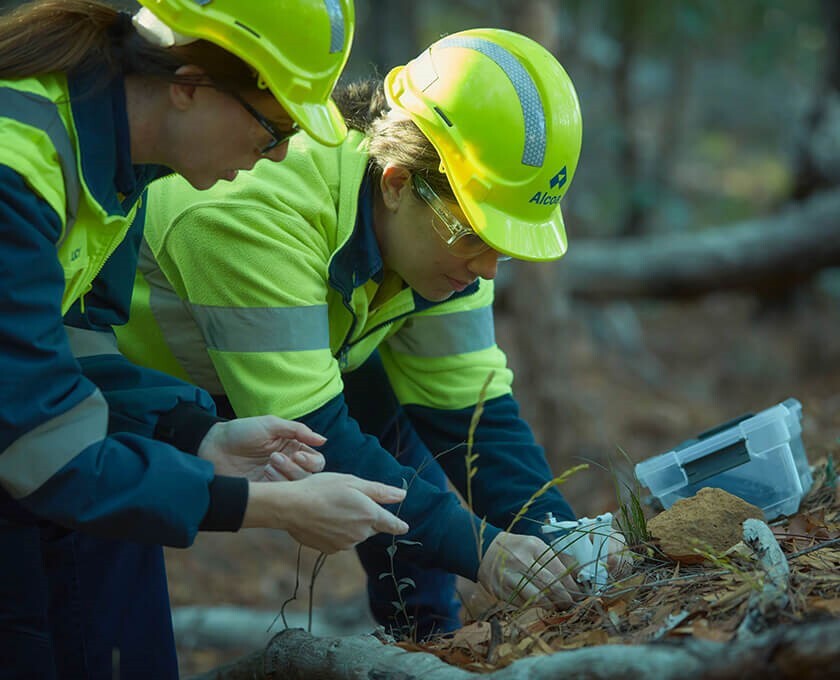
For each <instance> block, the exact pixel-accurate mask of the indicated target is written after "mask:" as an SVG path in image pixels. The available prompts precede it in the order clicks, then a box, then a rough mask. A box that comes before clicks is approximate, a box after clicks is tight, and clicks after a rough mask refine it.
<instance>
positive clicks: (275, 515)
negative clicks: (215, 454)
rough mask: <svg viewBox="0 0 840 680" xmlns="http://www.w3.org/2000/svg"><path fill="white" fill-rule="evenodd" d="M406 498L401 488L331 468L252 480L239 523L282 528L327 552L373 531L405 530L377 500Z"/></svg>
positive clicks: (308, 544) (344, 548)
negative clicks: (283, 479)
mask: <svg viewBox="0 0 840 680" xmlns="http://www.w3.org/2000/svg"><path fill="white" fill-rule="evenodd" d="M404 498H405V490H404V489H400V488H397V487H395V486H388V485H387V484H381V483H380V482H371V481H368V480H365V479H360V478H358V477H354V476H353V475H345V474H339V473H335V472H319V473H317V474H314V475H312V476H311V477H306V478H305V479H300V480H295V481H291V482H283V483H281V484H277V483H271V482H251V483H250V484H249V496H248V506H247V507H246V509H245V517H244V519H243V522H242V526H243V528H245V527H267V528H274V529H284V530H285V531H287V532H289V534H290V535H291V536H292V538H294V539H295V540H296V541H298V542H299V543H302V544H303V545H305V546H308V547H310V548H314V549H315V550H318V551H320V552H323V553H327V554H330V553H334V552H338V551H339V550H347V549H348V548H352V547H353V546H354V545H356V544H357V543H361V542H362V541H364V540H366V539H368V538H370V537H371V536H373V535H374V534H378V533H387V534H393V535H401V534H404V533H406V532H407V531H408V525H407V524H406V523H405V522H403V521H402V520H401V519H399V518H398V517H396V516H395V515H393V514H392V513H390V512H388V511H387V510H386V509H385V508H383V507H382V506H381V505H379V504H380V503H386V504H387V503H399V502H400V501H402V500H403V499H404Z"/></svg>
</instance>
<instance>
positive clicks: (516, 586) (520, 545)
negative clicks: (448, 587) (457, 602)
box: [478, 532, 580, 609]
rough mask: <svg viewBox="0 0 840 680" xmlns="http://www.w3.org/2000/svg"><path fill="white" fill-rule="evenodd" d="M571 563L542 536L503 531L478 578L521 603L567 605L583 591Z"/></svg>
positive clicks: (504, 597)
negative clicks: (572, 572)
mask: <svg viewBox="0 0 840 680" xmlns="http://www.w3.org/2000/svg"><path fill="white" fill-rule="evenodd" d="M570 566H572V565H571V562H570V564H569V565H566V564H564V563H563V562H562V561H561V558H560V557H559V556H558V555H557V554H556V553H555V552H554V550H552V548H551V546H549V545H547V544H546V543H545V542H544V541H541V540H540V539H539V538H536V537H535V536H523V535H520V534H511V533H507V532H502V533H500V534H499V535H498V536H496V538H495V539H493V542H492V543H491V544H490V547H489V548H487V552H486V553H485V554H484V557H483V558H482V560H481V564H480V565H479V567H478V582H479V583H480V584H481V585H482V586H484V588H485V589H486V590H487V591H489V592H490V593H491V594H492V595H494V596H495V597H497V598H498V599H500V600H503V601H505V602H510V603H511V604H515V605H517V606H521V605H539V606H543V607H554V608H557V609H565V608H567V607H569V606H571V604H572V601H573V598H574V596H576V595H577V594H579V593H580V587H579V586H578V585H577V584H576V583H575V581H574V579H573V578H572V576H571V569H570Z"/></svg>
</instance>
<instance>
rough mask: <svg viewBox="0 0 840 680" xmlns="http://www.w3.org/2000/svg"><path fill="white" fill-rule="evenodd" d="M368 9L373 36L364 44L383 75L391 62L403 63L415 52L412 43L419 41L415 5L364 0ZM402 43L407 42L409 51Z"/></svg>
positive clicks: (395, 64)
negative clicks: (372, 39) (366, 0)
mask: <svg viewBox="0 0 840 680" xmlns="http://www.w3.org/2000/svg"><path fill="white" fill-rule="evenodd" d="M368 11H369V12H370V18H371V21H370V25H371V28H372V31H371V35H374V36H376V40H375V41H372V42H371V43H370V44H369V45H367V46H366V47H367V49H368V50H369V51H370V58H371V60H372V61H373V64H374V66H375V67H376V69H377V71H378V72H379V73H380V74H382V75H383V76H384V75H385V74H387V73H388V71H389V70H390V69H391V68H393V67H394V66H397V65H398V64H404V63H405V62H406V61H408V60H409V59H411V58H413V57H414V56H415V55H414V54H413V52H414V47H413V45H418V44H419V43H420V41H419V39H418V37H417V9H416V5H415V3H413V2H394V1H393V0H368ZM406 46H409V47H408V52H409V53H407V50H406Z"/></svg>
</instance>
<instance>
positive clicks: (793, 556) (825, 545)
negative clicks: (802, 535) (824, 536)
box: [788, 538, 840, 560]
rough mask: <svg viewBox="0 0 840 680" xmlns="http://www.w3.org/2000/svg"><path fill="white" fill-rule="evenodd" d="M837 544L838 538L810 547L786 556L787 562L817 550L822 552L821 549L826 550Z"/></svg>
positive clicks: (839, 540) (839, 541)
mask: <svg viewBox="0 0 840 680" xmlns="http://www.w3.org/2000/svg"><path fill="white" fill-rule="evenodd" d="M838 543H840V538H832V539H831V540H829V541H825V542H823V543H819V544H817V545H812V546H811V547H810V548H804V549H803V550H799V551H797V552H795V553H791V554H790V555H788V560H795V559H796V558H797V557H802V555H807V554H808V553H812V552H816V551H817V550H822V549H823V548H828V547H829V546H832V545H837V544H838Z"/></svg>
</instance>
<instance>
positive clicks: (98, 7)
mask: <svg viewBox="0 0 840 680" xmlns="http://www.w3.org/2000/svg"><path fill="white" fill-rule="evenodd" d="M141 4H143V5H146V6H147V7H144V8H143V9H141V10H140V11H139V12H138V13H137V14H136V15H134V16H132V15H131V14H124V13H117V12H116V11H114V9H113V8H111V7H109V6H108V5H106V4H103V3H98V2H95V1H89V0H84V1H82V0H61V1H57V0H50V1H41V2H36V3H33V4H29V5H22V6H20V7H18V8H17V9H16V10H14V11H13V12H11V13H9V14H6V15H3V16H2V17H0V80H2V82H0V248H2V265H0V309H2V313H0V367H2V378H0V552H2V555H3V557H2V560H0V564H2V568H0V678H8V677H27V678H29V677H37V678H54V677H60V678H74V679H75V678H103V677H108V678H110V677H115V675H114V674H117V675H119V677H121V678H123V680H125V679H126V678H156V679H160V678H174V677H177V662H176V658H175V647H174V640H173V635H172V627H171V617H170V612H169V603H168V595H167V591H166V579H165V573H164V570H163V560H162V548H161V545H162V544H166V545H172V546H187V545H189V544H190V543H191V542H192V540H193V538H194V537H195V534H196V532H197V531H199V530H217V531H218V530H224V531H235V530H237V529H238V528H239V527H240V526H264V527H277V528H282V529H286V530H288V531H290V532H291V533H292V534H293V535H295V536H296V538H298V540H301V541H302V542H304V543H307V544H309V545H312V546H314V547H316V548H319V549H322V550H327V551H332V550H337V549H341V548H348V547H351V546H352V545H354V544H355V543H357V542H359V541H361V540H363V539H365V538H367V537H368V536H370V535H371V534H372V533H374V532H375V531H380V530H390V531H397V532H399V531H404V530H405V525H404V523H402V522H400V521H399V520H397V519H396V518H395V517H393V516H392V515H391V514H390V513H388V512H387V511H386V510H385V509H384V508H382V507H381V506H380V505H379V504H378V503H377V502H375V501H392V502H393V501H397V500H399V499H400V498H401V497H402V495H403V492H402V490H397V489H394V490H392V491H390V492H389V491H388V490H387V489H384V488H382V485H372V484H371V483H368V482H363V481H362V480H358V479H355V478H351V477H350V476H338V475H331V474H323V475H322V474H315V475H312V474H311V472H313V471H317V470H319V469H320V468H321V467H322V465H323V457H322V456H321V454H320V453H318V452H317V451H315V450H314V449H312V448H310V446H309V445H320V444H321V443H322V442H323V437H321V436H320V435H317V434H315V432H314V431H312V430H310V429H309V428H308V427H307V426H305V425H301V424H299V423H292V422H289V421H286V420H282V419H280V418H278V417H277V416H275V415H267V416H261V417H254V418H247V419H240V420H232V421H229V422H228V421H225V420H224V419H221V418H218V417H216V416H215V411H214V407H213V403H212V400H211V399H210V397H209V395H207V393H205V392H204V391H202V390H201V389H199V388H196V387H193V386H191V385H189V384H186V383H183V382H181V381H179V380H176V379H173V378H171V377H170V376H165V375H163V374H161V373H157V372H154V371H150V370H148V369H141V368H139V367H136V366H131V365H129V364H128V362H127V361H125V360H122V359H119V358H117V357H116V356H115V355H113V354H112V353H106V354H103V353H102V343H104V346H105V347H112V346H115V344H116V343H115V341H114V340H113V336H112V335H111V336H108V335H104V334H103V335H98V334H96V333H93V332H91V333H88V332H87V331H84V332H78V333H77V332H75V331H74V330H73V329H67V328H65V327H64V325H63V315H64V313H65V312H66V311H67V310H68V309H69V308H70V307H71V305H73V304H74V303H77V304H78V306H79V309H83V307H84V303H85V299H86V297H89V298H92V297H93V295H92V293H91V294H90V295H89V291H92V282H93V280H94V277H96V276H97V274H98V273H100V272H102V271H103V270H104V268H105V267H106V265H107V260H108V258H109V256H110V255H111V253H112V252H113V251H114V250H115V248H117V246H118V245H119V244H120V243H121V242H122V241H123V239H124V237H125V236H126V234H127V231H128V228H129V225H130V224H131V223H132V220H133V219H134V218H135V217H136V216H137V214H138V213H139V212H141V211H142V210H143V206H141V200H140V196H141V194H142V192H143V191H144V190H145V188H146V186H147V184H148V183H149V182H151V181H152V180H154V179H157V178H159V177H161V176H163V175H167V174H171V173H173V172H175V173H179V174H180V175H182V176H183V177H184V178H185V180H186V181H187V182H189V184H190V185H192V186H194V187H196V188H197V189H206V188H208V187H210V186H212V185H213V184H215V183H216V182H217V181H218V180H220V179H226V180H231V179H233V178H234V177H235V175H236V174H237V171H239V170H247V169H250V168H252V167H253V166H254V164H255V163H256V162H257V160H259V159H260V158H266V159H268V160H265V161H263V162H264V163H265V164H267V165H268V164H271V163H270V161H280V160H282V159H283V157H284V156H285V154H286V150H287V147H288V143H287V140H288V138H289V137H290V136H291V134H292V133H293V132H294V131H295V130H296V129H297V127H298V126H300V127H301V128H302V129H304V130H306V131H307V133H308V134H309V135H311V136H312V137H313V138H315V139H318V140H319V141H321V142H324V143H327V144H339V143H341V141H342V139H343V138H344V136H345V134H346V127H345V126H344V123H343V121H342V120H341V118H340V115H339V113H338V111H337V109H336V108H335V105H334V103H332V102H331V101H330V100H329V96H330V92H331V90H332V88H333V86H334V84H335V81H336V79H337V78H338V75H339V73H340V71H341V69H342V68H343V66H344V63H345V61H346V58H347V54H348V51H349V49H350V43H351V41H352V33H353V22H354V17H353V7H352V3H351V2H350V0H298V1H296V2H293V3H290V2H280V1H279V0H278V1H274V0H272V1H271V2H268V1H266V2H259V3H258V2H244V1H243V0H215V1H214V2H212V3H197V2H193V1H192V0H141ZM257 29H258V30H257ZM290 69H291V71H290ZM307 74H308V75H307ZM138 222H139V223H141V222H142V220H139V219H138ZM133 269H134V267H133V266H132V267H131V269H130V271H133ZM129 294H130V281H129V290H128V291H126V296H127V295H129ZM83 364H88V366H87V367H86V368H85V369H84V372H83ZM88 368H89V369H90V372H88V370H87V369H88ZM97 374H98V376H99V377H102V378H104V379H105V380H106V382H107V384H106V382H103V383H102V384H101V385H100V384H99V383H98V382H96V379H97V378H96V376H97ZM118 381H119V382H118ZM278 477H282V478H284V479H291V480H294V481H283V482H280V483H273V482H268V481H263V480H269V479H275V478H278ZM319 495H320V496H324V497H326V498H327V499H328V500H331V501H332V502H333V503H338V504H339V505H340V506H342V507H344V508H345V510H346V515H345V517H346V521H345V522H344V523H343V524H342V523H336V522H335V521H334V520H333V515H332V513H331V512H330V513H324V512H321V509H322V505H323V503H324V500H323V498H319ZM301 510H304V511H306V512H307V513H308V514H309V515H310V516H309V517H308V518H306V520H301V519H300V513H301ZM319 512H320V514H319Z"/></svg>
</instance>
